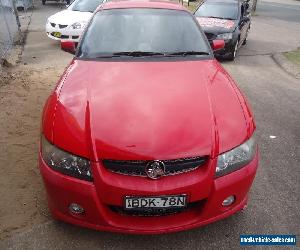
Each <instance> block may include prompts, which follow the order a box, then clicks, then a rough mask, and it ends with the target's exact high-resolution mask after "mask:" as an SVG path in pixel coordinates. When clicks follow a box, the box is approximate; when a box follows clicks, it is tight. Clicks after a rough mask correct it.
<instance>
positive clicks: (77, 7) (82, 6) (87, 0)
mask: <svg viewBox="0 0 300 250" xmlns="http://www.w3.org/2000/svg"><path fill="white" fill-rule="evenodd" d="M102 3H103V0H75V1H73V2H72V3H71V5H70V6H69V7H68V9H69V10H73V11H82V12H94V11H95V10H96V8H97V7H98V6H99V5H100V4H102Z"/></svg>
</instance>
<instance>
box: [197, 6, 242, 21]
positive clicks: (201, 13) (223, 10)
mask: <svg viewBox="0 0 300 250" xmlns="http://www.w3.org/2000/svg"><path fill="white" fill-rule="evenodd" d="M238 10H239V9H238V4H237V3H209V2H205V3H203V4H202V5H201V6H200V7H199V8H198V10H197V11H196V12H195V16H196V17H215V18H221V19H232V20H236V19H237V18H238V14H239V13H238V12H239V11H238Z"/></svg>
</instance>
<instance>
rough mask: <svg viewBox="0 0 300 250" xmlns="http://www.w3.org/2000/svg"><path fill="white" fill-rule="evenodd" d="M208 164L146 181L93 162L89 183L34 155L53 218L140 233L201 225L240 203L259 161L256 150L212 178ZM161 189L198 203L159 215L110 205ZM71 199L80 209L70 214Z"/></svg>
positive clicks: (229, 212) (243, 203)
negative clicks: (143, 214) (230, 170)
mask: <svg viewBox="0 0 300 250" xmlns="http://www.w3.org/2000/svg"><path fill="white" fill-rule="evenodd" d="M211 164H216V161H215V160H210V163H209V165H210V166H207V168H204V169H199V170H195V171H192V172H190V173H184V174H179V175H176V176H170V177H164V178H162V179H161V180H148V179H147V178H142V177H132V176H122V175H119V174H114V173H111V172H108V171H107V170H105V169H104V168H103V167H102V166H100V164H99V163H94V164H93V165H92V170H93V173H94V182H87V181H82V180H79V179H75V178H72V177H69V176H65V175H63V174H60V173H58V172H56V171H54V170H52V169H50V168H49V167H48V166H47V165H46V164H45V162H44V161H43V159H42V157H41V155H40V156H39V165H40V171H41V174H42V176H43V179H44V183H45V186H46V190H47V196H48V204H49V208H50V211H51V213H52V215H53V217H54V218H56V219H59V220H62V221H65V222H68V223H71V224H75V225H79V226H83V227H88V228H92V229H96V230H106V231H114V232H123V233H124V232H126V233H139V234H158V233H167V232H175V231H181V230H186V229H190V228H194V227H199V226H203V225H206V224H209V223H212V222H214V221H217V220H220V219H223V218H225V217H228V216H230V215H232V214H234V213H236V212H237V211H239V210H241V209H242V208H243V207H245V206H246V204H247V200H248V192H249V189H250V187H251V185H252V182H253V179H254V177H255V173H256V169H257V166H258V153H257V155H256V157H255V159H254V160H253V161H252V162H251V163H249V164H248V165H247V166H245V167H244V168H242V169H240V170H237V171H235V172H233V173H231V174H228V175H226V176H223V177H220V178H217V179H214V178H213V176H211V174H208V175H205V174H204V173H205V171H206V172H208V171H207V169H211ZM197 171H198V173H197ZM201 171H203V172H201ZM145 182H149V183H151V182H152V183H153V182H156V185H154V184H153V185H145ZM164 194H165V195H171V194H187V195H188V197H189V201H190V202H195V201H198V200H201V202H200V203H199V204H201V205H199V206H195V207H193V208H191V209H189V210H186V211H184V212H181V213H177V214H172V215H165V216H158V217H157V216H153V217H140V216H132V215H125V214H120V213H118V212H116V211H112V210H111V209H110V207H111V205H114V206H120V207H122V205H123V204H122V203H123V197H124V196H125V195H136V196H147V195H164ZM231 195H234V196H235V198H236V200H235V202H234V203H233V204H232V205H231V206H228V207H223V206H222V201H223V200H224V199H225V198H227V197H228V196H231ZM71 203H77V204H80V205H81V206H82V207H83V208H84V209H85V213H84V214H83V215H74V214H71V213H70V212H69V209H68V207H69V205H70V204H71Z"/></svg>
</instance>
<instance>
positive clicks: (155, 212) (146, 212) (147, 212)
mask: <svg viewBox="0 0 300 250" xmlns="http://www.w3.org/2000/svg"><path fill="white" fill-rule="evenodd" d="M204 203H205V200H201V201H196V202H191V203H189V204H187V206H186V207H184V208H178V207H177V208H176V207H174V208H172V207H168V208H143V209H138V210H126V209H124V208H123V207H120V206H109V208H110V210H111V211H113V212H115V213H118V214H121V215H130V216H144V217H149V216H166V215H172V214H177V213H182V212H185V211H188V210H190V209H200V208H201V207H202V206H203V204H204Z"/></svg>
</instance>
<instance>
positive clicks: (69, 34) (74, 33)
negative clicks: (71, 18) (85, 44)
mask: <svg viewBox="0 0 300 250" xmlns="http://www.w3.org/2000/svg"><path fill="white" fill-rule="evenodd" d="M82 32H83V29H71V28H69V27H66V28H62V29H60V28H59V27H58V24H56V25H55V27H52V26H51V25H50V22H49V23H47V24H46V34H47V36H48V37H49V38H51V39H53V40H56V41H60V40H68V41H73V42H79V39H80V35H81V34H82ZM55 33H60V34H61V36H60V37H57V36H55Z"/></svg>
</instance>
